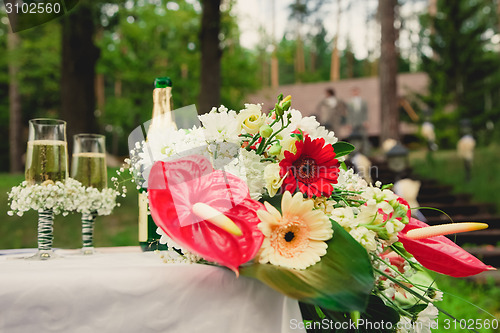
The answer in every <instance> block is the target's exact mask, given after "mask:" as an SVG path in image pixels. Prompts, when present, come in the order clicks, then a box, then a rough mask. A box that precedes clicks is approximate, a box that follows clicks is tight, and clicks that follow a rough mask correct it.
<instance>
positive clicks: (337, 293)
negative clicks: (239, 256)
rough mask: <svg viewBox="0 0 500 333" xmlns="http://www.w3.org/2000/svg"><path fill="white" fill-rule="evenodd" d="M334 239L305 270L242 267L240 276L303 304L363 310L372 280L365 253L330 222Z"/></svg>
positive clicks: (340, 309)
mask: <svg viewBox="0 0 500 333" xmlns="http://www.w3.org/2000/svg"><path fill="white" fill-rule="evenodd" d="M332 227H333V231H334V233H333V238H332V239H331V240H329V241H328V242H327V244H328V250H327V253H326V254H325V255H324V256H323V257H322V258H321V261H320V262H318V263H317V264H315V265H313V266H310V267H308V268H306V269H304V270H296V269H289V268H284V267H280V266H274V265H271V264H259V263H253V264H250V265H248V266H243V267H241V269H240V274H242V275H245V276H249V277H253V278H256V279H258V280H260V281H262V282H264V283H265V284H267V285H268V286H270V287H271V288H273V289H275V290H277V291H279V292H281V293H283V294H285V295H287V296H289V297H291V298H295V299H297V300H299V301H301V302H304V303H310V304H314V305H318V306H320V307H321V308H324V309H328V310H331V311H341V312H343V311H361V312H362V311H364V310H365V308H366V305H367V303H368V296H369V295H370V292H371V290H372V288H373V283H374V278H373V271H372V266H371V263H370V259H369V258H368V254H367V252H366V250H365V249H364V248H363V247H362V246H361V245H360V244H359V243H358V242H357V241H356V240H354V238H352V237H351V235H349V233H348V232H347V231H345V230H344V229H343V228H342V227H341V226H340V225H339V224H337V223H336V222H334V221H332Z"/></svg>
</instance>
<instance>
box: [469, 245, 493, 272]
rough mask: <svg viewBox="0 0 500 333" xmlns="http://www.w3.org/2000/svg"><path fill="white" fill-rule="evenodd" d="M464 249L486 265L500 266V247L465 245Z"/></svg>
mask: <svg viewBox="0 0 500 333" xmlns="http://www.w3.org/2000/svg"><path fill="white" fill-rule="evenodd" d="M464 250H466V251H467V252H469V253H470V254H472V255H474V256H475V257H477V258H478V259H479V260H481V261H482V262H484V263H485V264H486V265H490V266H493V267H500V248H498V247H495V246H493V245H487V246H478V247H465V248H464Z"/></svg>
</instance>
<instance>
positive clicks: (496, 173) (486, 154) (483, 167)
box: [410, 145, 500, 222]
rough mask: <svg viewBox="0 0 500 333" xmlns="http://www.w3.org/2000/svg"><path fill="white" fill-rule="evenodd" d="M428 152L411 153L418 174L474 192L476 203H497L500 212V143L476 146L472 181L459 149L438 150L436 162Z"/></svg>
mask: <svg viewBox="0 0 500 333" xmlns="http://www.w3.org/2000/svg"><path fill="white" fill-rule="evenodd" d="M426 154H427V153H426V152H425V151H418V152H412V153H411V154H410V164H411V166H412V168H413V170H414V172H415V173H417V174H419V175H421V176H422V177H426V178H432V179H436V180H439V182H441V183H443V184H449V185H453V188H454V192H455V193H472V194H473V200H474V201H476V202H491V203H494V204H496V206H497V212H499V213H500V191H499V189H500V146H499V145H491V146H489V147H487V148H478V149H476V152H475V158H474V162H473V166H472V176H471V180H470V181H469V182H466V181H465V168H464V163H463V161H462V160H461V159H460V158H459V157H458V156H457V153H456V151H454V150H445V151H437V152H435V153H434V155H433V156H434V158H433V162H430V161H429V160H428V159H427V158H426ZM499 222H500V221H499Z"/></svg>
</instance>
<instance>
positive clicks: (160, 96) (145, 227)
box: [139, 77, 176, 251]
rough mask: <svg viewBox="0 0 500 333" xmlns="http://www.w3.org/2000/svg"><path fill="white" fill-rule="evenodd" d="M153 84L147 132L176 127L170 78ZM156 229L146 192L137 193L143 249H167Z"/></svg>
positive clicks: (140, 242) (140, 237)
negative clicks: (151, 116)
mask: <svg viewBox="0 0 500 333" xmlns="http://www.w3.org/2000/svg"><path fill="white" fill-rule="evenodd" d="M154 84H155V89H154V90H153V118H152V119H151V124H150V126H149V131H148V133H150V131H155V130H160V131H161V130H165V129H166V128H176V126H175V122H174V118H173V113H172V109H173V104H172V80H170V78H169V77H159V78H156V80H155V83H154ZM146 140H147V139H146ZM156 229H157V226H156V224H155V222H154V221H153V218H152V217H151V215H150V213H149V204H148V197H147V194H146V193H144V192H142V193H139V245H140V246H141V249H142V250H143V251H155V250H167V249H168V247H167V246H166V245H165V244H160V235H158V234H157V233H156Z"/></svg>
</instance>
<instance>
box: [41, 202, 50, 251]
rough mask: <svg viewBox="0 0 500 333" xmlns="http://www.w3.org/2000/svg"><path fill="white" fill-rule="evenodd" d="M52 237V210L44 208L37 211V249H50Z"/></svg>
mask: <svg viewBox="0 0 500 333" xmlns="http://www.w3.org/2000/svg"><path fill="white" fill-rule="evenodd" d="M53 239H54V212H53V211H52V209H44V210H43V211H41V212H38V250H39V251H51V250H52V241H53Z"/></svg>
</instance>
